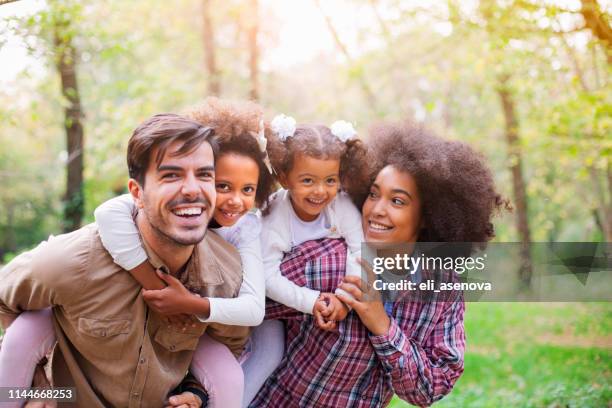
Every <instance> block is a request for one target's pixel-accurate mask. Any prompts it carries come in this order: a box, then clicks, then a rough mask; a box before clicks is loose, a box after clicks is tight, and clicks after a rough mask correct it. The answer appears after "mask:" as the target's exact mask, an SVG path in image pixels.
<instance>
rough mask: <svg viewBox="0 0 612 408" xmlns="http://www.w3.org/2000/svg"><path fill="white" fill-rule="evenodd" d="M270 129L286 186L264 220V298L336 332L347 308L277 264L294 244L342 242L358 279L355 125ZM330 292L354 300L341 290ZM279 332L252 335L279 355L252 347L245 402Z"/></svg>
mask: <svg viewBox="0 0 612 408" xmlns="http://www.w3.org/2000/svg"><path fill="white" fill-rule="evenodd" d="M271 128H272V135H271V137H269V139H268V154H269V156H270V160H271V162H272V166H273V168H274V170H275V171H276V173H277V176H278V179H279V181H280V183H281V185H282V186H283V189H281V190H279V191H277V192H276V193H274V194H273V195H272V197H271V198H270V202H269V205H268V208H266V210H265V211H264V217H263V219H262V232H261V244H262V251H263V252H262V254H263V262H264V270H265V273H266V296H267V297H268V298H270V299H272V300H274V301H276V302H278V303H281V304H284V305H285V306H289V307H290V308H293V309H295V310H297V311H299V312H301V313H306V314H313V315H314V319H315V321H316V323H317V325H318V326H319V327H321V328H325V329H333V328H334V327H335V325H336V322H337V321H339V320H343V319H344V318H345V317H346V315H347V313H348V312H349V310H348V308H347V307H346V306H345V305H344V303H342V302H341V301H340V300H339V299H338V298H337V297H336V296H335V295H334V294H332V293H320V292H319V291H316V290H313V289H310V288H308V287H307V286H298V285H296V284H295V283H293V282H291V281H290V280H289V279H287V278H286V277H285V276H283V275H282V274H281V271H280V264H281V262H282V261H283V258H284V257H285V254H286V253H288V252H290V251H291V248H293V247H295V246H298V245H300V244H302V243H304V242H306V241H311V240H319V239H329V238H337V239H343V240H344V241H345V243H346V245H347V248H348V251H347V254H348V256H347V260H346V274H347V275H355V276H360V275H361V268H360V266H359V265H358V264H357V262H356V258H357V257H359V256H360V251H361V244H362V242H363V232H362V227H361V215H360V213H359V211H358V210H357V208H356V207H355V205H354V204H353V201H352V199H353V200H355V201H359V200H360V199H361V198H362V197H364V196H365V194H366V192H367V187H368V182H367V181H368V173H367V168H368V167H367V163H366V150H365V148H364V146H363V144H362V142H361V141H360V140H359V139H358V138H357V137H356V132H355V130H354V129H353V126H352V125H351V124H350V123H348V122H344V121H338V122H335V123H334V124H332V125H331V127H327V126H322V125H298V126H296V122H295V120H294V119H293V118H291V117H287V116H284V115H279V116H277V117H276V118H274V120H273V121H272V123H271ZM341 190H342V191H341ZM304 274H305V275H306V271H304ZM306 284H308V282H307V280H306ZM335 293H341V294H344V295H347V296H349V297H350V298H352V296H350V295H349V294H348V293H346V292H345V291H343V290H341V289H336V292H335ZM319 299H322V300H323V301H324V302H318V301H317V300H319ZM321 305H326V307H322V306H321ZM283 330H284V329H283V326H282V323H281V322H280V321H273V320H267V321H265V322H264V323H263V324H262V325H261V326H259V327H257V328H256V329H255V330H254V332H253V333H252V335H251V341H252V342H253V343H255V344H256V345H258V344H265V345H267V349H268V350H277V351H276V352H274V353H267V354H264V353H263V351H264V350H263V349H262V348H261V347H254V348H253V350H252V352H251V355H250V356H249V358H248V359H247V360H246V361H245V362H244V363H243V369H244V372H245V383H246V384H248V387H249V389H247V390H245V396H244V397H245V405H248V403H249V402H250V401H251V399H252V398H253V397H255V394H256V393H255V392H253V391H254V390H255V391H256V390H258V389H259V388H260V387H261V385H263V383H264V382H265V380H266V378H267V377H268V376H269V375H270V374H271V373H272V372H273V371H274V369H275V368H276V367H277V366H278V365H279V364H280V362H281V359H282V354H283V353H282V350H284V336H283V335H282V334H283V332H284V331H283ZM279 333H280V334H279ZM279 351H280V352H279Z"/></svg>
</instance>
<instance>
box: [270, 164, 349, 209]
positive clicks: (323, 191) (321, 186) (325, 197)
mask: <svg viewBox="0 0 612 408" xmlns="http://www.w3.org/2000/svg"><path fill="white" fill-rule="evenodd" d="M293 163H294V164H293V168H292V169H291V170H290V171H289V172H288V173H287V174H283V175H282V176H281V184H282V185H283V187H285V188H286V189H287V190H289V191H290V192H291V204H292V205H293V209H294V211H295V213H296V214H297V216H298V217H299V218H300V219H301V220H302V221H314V220H315V219H316V218H317V217H318V216H319V214H321V211H323V209H324V208H325V206H326V205H327V204H329V203H330V202H331V201H332V200H333V199H334V197H336V194H337V193H338V188H339V187H340V160H338V159H328V160H322V159H315V158H314V157H310V156H306V155H304V154H297V155H296V156H295V158H294V161H293Z"/></svg>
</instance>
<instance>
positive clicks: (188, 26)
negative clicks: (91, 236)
mask: <svg viewBox="0 0 612 408" xmlns="http://www.w3.org/2000/svg"><path fill="white" fill-rule="evenodd" d="M611 12H612V2H610V1H604V0H580V1H578V0H575V1H574V0H557V1H548V0H539V1H538V0H489V1H485V0H483V1H477V0H464V1H455V0H448V1H442V0H440V1H412V0H403V1H397V0H325V1H323V0H243V1H238V0H223V1H220V0H178V1H172V2H168V1H162V0H146V1H145V0H131V1H110V0H109V1H103V2H102V1H76V0H57V1H37V0H18V1H10V0H9V1H6V0H0V264H1V263H2V262H8V261H9V260H10V259H12V258H13V257H14V256H15V255H16V254H18V253H19V252H21V251H23V250H25V249H28V248H31V247H32V246H33V245H35V244H37V243H38V242H40V241H41V240H44V239H45V238H46V237H47V236H48V235H49V234H59V233H61V232H62V231H70V230H73V229H75V228H78V227H79V226H80V225H83V224H86V223H88V222H91V221H92V219H93V218H92V212H93V209H94V208H95V207H96V206H97V205H98V204H99V203H101V202H102V201H104V200H106V199H108V198H110V197H112V196H114V195H117V194H120V193H122V192H124V191H125V186H126V180H127V168H126V165H125V150H126V146H127V140H128V138H129V136H130V134H131V132H132V130H133V129H134V128H135V126H136V125H137V124H139V123H140V122H141V121H142V120H143V119H145V118H147V117H148V116H150V115H152V114H154V113H158V112H162V111H171V112H178V111H181V110H182V109H184V108H186V107H188V106H190V105H192V104H194V103H197V102H198V101H199V100H201V99H203V98H204V97H206V96H208V95H218V96H220V97H223V98H231V99H246V98H248V99H253V100H256V101H258V102H260V103H261V104H262V105H263V106H264V107H265V109H266V112H267V117H268V119H271V118H272V117H273V116H274V115H275V114H277V113H279V112H283V113H287V114H289V115H292V116H294V117H295V118H296V119H297V120H298V122H320V123H331V122H332V121H334V120H336V119H344V120H348V121H351V122H353V123H354V124H355V125H356V128H357V130H358V131H359V133H360V134H361V136H362V137H364V138H367V130H368V127H369V126H370V125H372V124H374V123H376V122H377V121H380V120H406V119H409V120H412V121H415V122H419V123H422V124H423V125H425V126H427V127H429V128H432V129H434V130H435V131H436V132H437V133H439V134H440V135H441V136H444V137H447V138H451V139H458V140H463V141H465V142H467V143H469V144H471V145H472V146H473V147H475V148H476V149H477V150H479V151H480V152H482V153H483V154H484V155H485V156H486V158H487V160H488V162H489V164H490V166H491V168H492V169H493V171H494V174H495V178H496V182H497V184H498V187H499V189H500V191H501V192H502V193H503V194H504V195H505V196H506V197H508V198H510V199H511V201H512V202H513V206H514V208H515V209H514V212H513V213H511V214H505V215H503V216H500V217H499V218H497V219H496V229H497V238H496V240H497V241H500V242H505V241H515V242H524V243H527V242H530V241H538V242H555V241H608V242H611V241H612V163H611V162H610V153H611V150H612V130H611V128H612V104H611V101H612V92H611V90H612V86H611V81H610V79H611V78H610V73H611V67H612V28H611V27H610V18H611V17H610V15H611ZM523 256H524V257H525V260H526V262H525V263H524V265H527V269H528V265H529V262H528V261H529V253H528V251H526V252H525V253H523ZM506 273H519V274H520V276H522V277H523V278H524V279H525V280H526V282H527V283H528V282H529V270H527V271H507V272H506ZM466 326H467V334H468V353H467V355H466V365H465V374H464V376H463V377H462V378H461V379H460V380H459V382H458V383H457V385H456V387H455V390H454V391H453V392H452V393H451V395H450V396H448V397H447V398H445V399H444V400H443V401H442V402H441V403H440V405H441V406H444V405H446V406H469V407H481V406H482V407H488V406H491V407H497V406H521V407H528V406H534V407H540V406H542V407H588V406H592V407H605V406H612V307H611V305H610V304H609V303H565V304H563V303H557V304H544V303H529V304H525V303H523V304H520V303H470V304H468V305H467V314H466ZM393 404H394V405H393V406H398V407H399V406H404V405H407V404H405V403H403V402H401V401H399V400H397V401H396V400H394V402H393Z"/></svg>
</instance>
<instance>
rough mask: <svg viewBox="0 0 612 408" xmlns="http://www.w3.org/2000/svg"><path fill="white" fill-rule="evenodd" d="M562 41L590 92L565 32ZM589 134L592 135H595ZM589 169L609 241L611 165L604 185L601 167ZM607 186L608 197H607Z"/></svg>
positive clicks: (599, 217) (601, 224)
mask: <svg viewBox="0 0 612 408" xmlns="http://www.w3.org/2000/svg"><path fill="white" fill-rule="evenodd" d="M561 41H562V44H563V45H564V46H565V49H566V50H567V53H568V55H569V57H570V60H571V61H572V64H573V67H574V72H575V74H576V76H577V77H578V80H579V82H580V84H581V86H582V90H583V91H584V92H586V93H590V92H591V89H590V88H589V86H588V85H587V83H586V81H585V79H584V74H583V71H582V68H581V67H580V63H579V61H578V58H577V57H576V54H575V53H574V50H573V48H572V47H571V46H570V45H569V44H568V42H567V40H566V39H565V36H564V35H563V34H561ZM595 70H597V67H595ZM589 136H591V137H592V136H593V135H589ZM588 170H589V175H590V176H591V182H592V183H593V186H594V187H595V194H596V196H597V210H596V214H597V218H596V224H597V226H598V227H599V228H600V229H601V231H602V233H603V236H604V238H605V240H606V241H607V242H612V171H611V168H610V165H609V164H608V167H607V168H606V169H605V170H603V173H604V177H603V179H604V181H603V186H602V181H601V179H602V177H601V173H602V172H601V171H600V170H599V169H597V168H595V167H593V166H592V165H591V166H588ZM606 188H607V196H608V197H606Z"/></svg>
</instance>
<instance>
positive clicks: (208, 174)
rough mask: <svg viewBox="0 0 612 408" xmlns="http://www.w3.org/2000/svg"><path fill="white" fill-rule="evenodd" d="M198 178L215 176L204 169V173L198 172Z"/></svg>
mask: <svg viewBox="0 0 612 408" xmlns="http://www.w3.org/2000/svg"><path fill="white" fill-rule="evenodd" d="M200 178H203V179H211V178H215V173H212V172H210V171H205V172H204V173H200Z"/></svg>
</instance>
